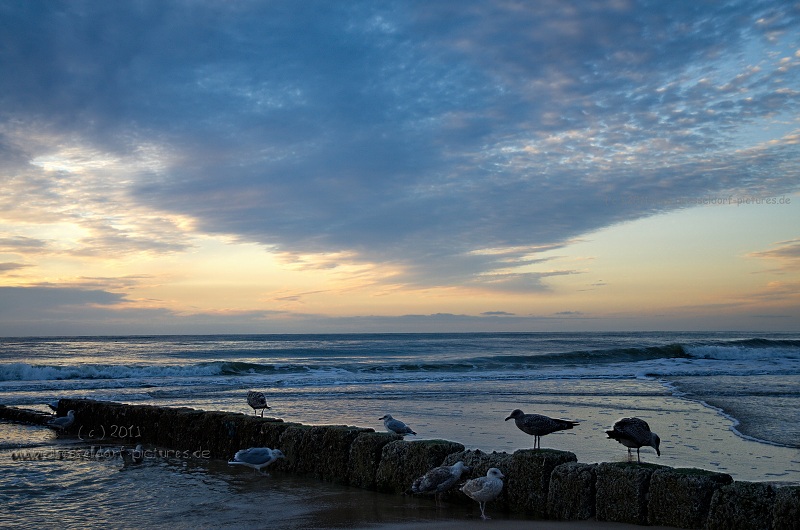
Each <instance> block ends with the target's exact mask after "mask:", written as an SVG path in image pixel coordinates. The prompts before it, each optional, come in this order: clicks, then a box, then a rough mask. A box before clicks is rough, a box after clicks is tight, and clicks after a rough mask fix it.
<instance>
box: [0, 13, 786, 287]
mask: <svg viewBox="0 0 800 530" xmlns="http://www.w3.org/2000/svg"><path fill="white" fill-rule="evenodd" d="M0 16H2V19H3V20H4V21H6V24H5V29H4V31H3V34H2V36H0V49H1V50H3V51H2V53H0V66H1V67H2V69H3V71H6V72H14V75H11V76H3V78H2V80H0V93H2V94H3V96H2V100H0V104H1V105H2V107H1V110H2V113H3V116H4V120H3V122H5V125H0V154H2V155H3V156H2V157H0V158H2V159H3V162H2V163H0V171H2V173H0V179H2V181H3V190H4V191H3V192H2V193H0V206H2V210H3V211H4V212H6V213H4V214H3V215H2V217H3V218H4V219H7V220H13V222H15V223H21V222H24V220H25V219H32V218H36V219H38V220H39V221H40V222H44V221H45V220H46V219H49V220H50V221H51V222H54V223H65V222H69V223H73V224H74V225H76V226H79V227H80V228H81V230H82V234H81V235H80V237H77V238H76V239H75V241H76V242H75V244H74V245H72V246H70V247H69V248H58V245H57V242H53V241H48V242H46V244H47V245H48V247H53V250H57V251H60V252H65V253H69V254H71V255H78V256H104V255H109V254H120V253H123V254H124V253H140V252H150V253H169V252H180V251H185V250H187V249H189V248H191V242H190V239H191V237H190V236H191V235H192V234H196V233H210V234H224V235H226V236H232V237H234V238H235V239H238V240H241V241H249V242H256V243H259V244H262V245H265V246H267V247H269V248H270V249H273V250H274V251H276V252H281V253H283V254H284V255H285V256H287V257H291V256H295V255H309V254H316V253H320V254H330V253H341V254H340V255H341V256H344V258H343V259H346V260H348V261H360V262H364V263H376V264H384V265H386V266H391V267H392V268H393V269H395V270H397V271H400V272H398V274H397V275H393V276H392V279H391V280H392V282H397V283H402V282H405V283H407V284H414V285H421V286H431V285H453V284H474V285H481V286H482V287H483V288H486V289H500V290H509V289H511V290H514V289H527V290H542V289H544V288H546V286H545V285H544V284H543V283H542V279H543V278H546V277H547V276H548V275H551V274H569V273H571V272H569V271H562V272H556V273H549V272H548V273H542V272H531V271H530V270H529V269H526V267H530V266H531V265H532V264H533V262H534V261H535V260H536V259H537V256H536V252H535V251H533V252H532V253H527V254H525V253H514V252H511V253H509V254H507V255H502V254H476V253H475V252H474V251H475V250H480V249H485V248H510V249H515V248H530V249H536V248H541V247H542V246H548V245H555V246H557V245H559V244H564V243H565V242H567V241H569V240H571V239H572V238H575V237H576V236H579V235H580V234H583V233H586V232H588V231H592V230H596V229H598V228H601V227H605V226H609V225H612V224H615V223H619V222H623V221H627V220H632V219H637V218H641V217H645V216H648V215H652V214H654V213H657V212H660V211H665V210H668V209H672V208H678V207H682V206H681V205H680V203H679V201H678V199H680V198H685V197H696V196H703V195H707V194H716V193H728V192H731V191H735V190H739V191H747V192H753V193H755V192H769V193H779V192H780V193H783V192H789V191H792V190H797V189H798V184H797V180H796V172H795V171H794V164H795V163H796V160H797V158H798V155H800V153H799V152H798V150H799V148H798V143H797V142H796V131H793V130H792V129H791V128H788V129H787V127H786V126H783V125H782V126H780V127H777V126H775V124H776V123H778V122H780V121H781V120H782V119H783V117H785V116H788V115H796V114H797V113H798V110H800V108H799V107H800V98H798V97H797V96H798V95H800V94H798V91H797V90H796V89H794V88H792V87H796V86H800V79H798V77H799V76H800V74H798V70H799V69H798V65H800V58H798V57H797V56H796V54H795V51H796V50H794V49H793V48H791V35H793V34H796V32H797V30H798V26H799V25H800V14H799V13H798V12H797V10H794V9H792V7H791V5H789V4H787V3H785V2H779V1H774V2H758V3H754V2H745V1H738V2H730V3H725V4H713V3H707V4H700V5H697V4H692V5H689V4H686V5H672V4H667V3H663V4H662V3H652V4H646V5H645V4H637V3H631V2H625V1H618V0H613V1H611V0H609V1H607V2H593V3H591V4H589V5H587V4H578V3H565V2H560V1H549V2H535V3H525V2H513V1H510V2H495V3H491V4H487V3H486V2H471V1H464V2H457V3H453V2H411V3H408V2H386V3H374V2H346V3H341V2H312V3H303V4H297V3H273V2H270V3H246V4H242V3H219V2H211V1H208V2H192V3H183V2H173V3H168V4H165V3H163V2H154V1H151V2H148V1H145V2H116V3H115V4H114V6H113V8H112V7H104V6H87V5H85V4H79V3H40V2H23V3H7V4H5V5H3V6H2V7H0ZM786 57H788V60H783V59H784V58H786ZM771 127H777V128H775V129H774V130H775V131H779V132H773V133H771V134H770V135H768V137H763V133H761V134H760V136H754V135H753V134H752V133H753V131H756V130H758V131H763V130H764V129H765V128H766V129H770V130H773V129H772V128H771ZM793 139H794V140H793ZM642 197H646V198H649V200H646V201H643V200H640V199H641V198H642ZM635 199H639V200H635ZM18 243H20V242H18ZM17 248H19V247H17Z"/></svg>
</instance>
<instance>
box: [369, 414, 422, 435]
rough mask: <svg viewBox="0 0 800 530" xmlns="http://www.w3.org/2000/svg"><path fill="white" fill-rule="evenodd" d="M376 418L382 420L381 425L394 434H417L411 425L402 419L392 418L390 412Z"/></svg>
mask: <svg viewBox="0 0 800 530" xmlns="http://www.w3.org/2000/svg"><path fill="white" fill-rule="evenodd" d="M378 419H380V420H383V426H384V427H386V430H388V431H391V432H393V433H395V434H399V435H400V436H405V435H406V434H417V433H415V432H414V431H412V430H411V427H409V426H408V425H406V424H405V423H403V422H402V421H400V420H396V419H394V418H392V416H391V414H386V415H385V416H384V417H382V418H378Z"/></svg>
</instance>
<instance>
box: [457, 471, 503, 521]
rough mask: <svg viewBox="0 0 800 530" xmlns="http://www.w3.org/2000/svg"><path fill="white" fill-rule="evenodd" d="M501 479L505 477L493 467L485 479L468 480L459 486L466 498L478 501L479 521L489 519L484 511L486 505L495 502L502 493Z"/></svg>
mask: <svg viewBox="0 0 800 530" xmlns="http://www.w3.org/2000/svg"><path fill="white" fill-rule="evenodd" d="M503 478H505V475H503V473H502V472H501V471H500V470H499V469H497V468H496V467H493V468H491V469H489V471H488V472H487V473H486V476H485V477H478V478H474V479H472V480H468V481H467V482H466V484H464V485H463V486H461V491H463V492H464V493H465V494H466V495H467V497H469V498H470V499H472V500H474V501H478V506H480V507H481V519H484V520H485V519H489V517H488V516H487V515H486V512H485V511H484V510H485V508H486V503H487V502H489V501H493V500H495V499H496V498H497V496H498V495H500V492H502V491H503Z"/></svg>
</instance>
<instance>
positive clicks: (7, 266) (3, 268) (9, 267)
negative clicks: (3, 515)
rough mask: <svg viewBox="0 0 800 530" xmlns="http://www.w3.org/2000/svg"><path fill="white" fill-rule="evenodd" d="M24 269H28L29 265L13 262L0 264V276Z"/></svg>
mask: <svg viewBox="0 0 800 530" xmlns="http://www.w3.org/2000/svg"><path fill="white" fill-rule="evenodd" d="M25 267H30V265H27V264H25V263H14V262H13V261H7V262H0V274H2V273H6V272H9V271H16V270H20V269H24V268H25Z"/></svg>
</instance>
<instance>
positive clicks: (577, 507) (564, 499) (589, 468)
mask: <svg viewBox="0 0 800 530" xmlns="http://www.w3.org/2000/svg"><path fill="white" fill-rule="evenodd" d="M596 467H597V464H581V463H579V462H567V463H566V464H561V465H559V466H556V468H555V469H553V473H552V474H551V475H550V490H549V491H548V493H547V517H548V518H550V519H557V520H560V521H582V520H586V519H590V518H592V517H594V512H595V505H596V500H595V496H596V491H597V490H596V486H595V483H596V481H597V474H596V472H595V468H596Z"/></svg>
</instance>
